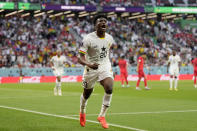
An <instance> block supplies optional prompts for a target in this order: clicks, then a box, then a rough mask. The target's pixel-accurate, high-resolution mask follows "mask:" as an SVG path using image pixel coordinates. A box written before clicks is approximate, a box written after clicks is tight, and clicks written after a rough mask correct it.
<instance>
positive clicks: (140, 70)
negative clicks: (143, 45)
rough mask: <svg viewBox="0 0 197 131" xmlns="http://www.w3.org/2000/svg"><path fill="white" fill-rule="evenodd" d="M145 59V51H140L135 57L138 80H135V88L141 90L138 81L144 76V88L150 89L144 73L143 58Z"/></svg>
mask: <svg viewBox="0 0 197 131" xmlns="http://www.w3.org/2000/svg"><path fill="white" fill-rule="evenodd" d="M145 59H146V56H145V53H141V55H140V56H139V57H138V59H137V72H138V81H137V85H136V90H141V88H139V85H140V81H141V79H142V78H144V86H145V89H147V90H149V89H150V88H148V86H147V79H146V75H145V73H144V60H145Z"/></svg>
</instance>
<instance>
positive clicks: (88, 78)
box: [82, 64, 114, 89]
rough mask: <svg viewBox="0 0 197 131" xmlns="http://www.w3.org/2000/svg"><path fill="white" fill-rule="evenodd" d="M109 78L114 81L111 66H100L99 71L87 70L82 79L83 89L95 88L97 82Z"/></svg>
mask: <svg viewBox="0 0 197 131" xmlns="http://www.w3.org/2000/svg"><path fill="white" fill-rule="evenodd" d="M107 77H110V78H112V79H114V77H113V71H112V68H111V64H106V65H99V68H98V69H97V70H93V69H90V68H85V69H84V73H83V78H82V80H83V87H84V88H86V89H91V88H94V85H95V83H96V82H97V81H102V80H104V79H105V78H107Z"/></svg>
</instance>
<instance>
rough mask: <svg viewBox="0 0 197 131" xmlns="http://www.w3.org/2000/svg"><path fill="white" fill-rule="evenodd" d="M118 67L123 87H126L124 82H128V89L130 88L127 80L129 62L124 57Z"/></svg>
mask: <svg viewBox="0 0 197 131" xmlns="http://www.w3.org/2000/svg"><path fill="white" fill-rule="evenodd" d="M118 66H119V68H120V76H121V84H122V87H125V86H124V81H126V83H127V86H126V87H129V83H128V80H127V77H128V72H127V61H126V60H125V59H124V56H122V57H121V59H120V60H119V62H118Z"/></svg>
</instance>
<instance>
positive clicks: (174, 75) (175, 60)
mask: <svg viewBox="0 0 197 131" xmlns="http://www.w3.org/2000/svg"><path fill="white" fill-rule="evenodd" d="M180 62H181V58H180V56H179V55H177V54H176V52H175V51H173V52H172V55H171V56H170V57H169V59H168V66H167V70H168V68H169V66H170V69H169V70H168V71H169V73H170V89H169V90H173V79H174V90H175V91H178V89H177V84H178V75H179V67H180Z"/></svg>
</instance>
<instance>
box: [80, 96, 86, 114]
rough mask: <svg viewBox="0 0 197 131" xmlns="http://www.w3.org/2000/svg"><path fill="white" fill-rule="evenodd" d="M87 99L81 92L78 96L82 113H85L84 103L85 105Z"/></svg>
mask: <svg viewBox="0 0 197 131" xmlns="http://www.w3.org/2000/svg"><path fill="white" fill-rule="evenodd" d="M87 102H88V101H87V99H85V98H84V97H83V94H81V97H80V113H82V114H84V113H86V105H87Z"/></svg>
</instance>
